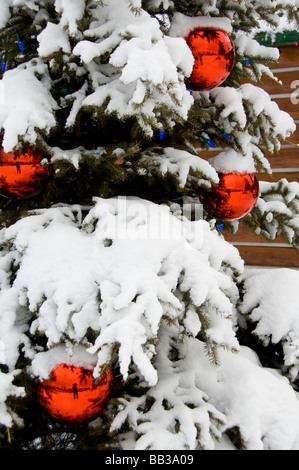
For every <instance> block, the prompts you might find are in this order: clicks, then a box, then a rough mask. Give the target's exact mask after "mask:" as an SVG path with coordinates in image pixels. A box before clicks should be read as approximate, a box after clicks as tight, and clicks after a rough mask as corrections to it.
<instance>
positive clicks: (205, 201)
mask: <svg viewBox="0 0 299 470" xmlns="http://www.w3.org/2000/svg"><path fill="white" fill-rule="evenodd" d="M218 176H219V185H218V186H216V185H213V186H212V188H211V189H210V190H209V191H204V192H203V193H202V194H200V195H199V198H200V201H201V202H202V205H203V208H204V209H205V210H206V211H207V212H208V213H209V214H210V215H212V216H213V217H215V218H216V219H220V220H237V219H241V218H242V217H244V216H245V215H246V214H248V213H249V212H250V211H251V210H252V209H253V207H254V205H255V203H256V201H257V199H258V194H259V183H258V180H257V178H256V176H255V174H254V173H218Z"/></svg>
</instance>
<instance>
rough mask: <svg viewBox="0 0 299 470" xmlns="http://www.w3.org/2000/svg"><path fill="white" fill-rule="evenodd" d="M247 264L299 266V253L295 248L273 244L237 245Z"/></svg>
mask: <svg viewBox="0 0 299 470" xmlns="http://www.w3.org/2000/svg"><path fill="white" fill-rule="evenodd" d="M236 248H237V249H238V251H239V253H240V256H241V258H242V259H243V260H244V262H245V265H247V266H267V267H270V266H271V267H276V266H278V267H285V268H299V254H298V251H297V250H296V249H295V248H289V247H272V246H244V245H242V246H236Z"/></svg>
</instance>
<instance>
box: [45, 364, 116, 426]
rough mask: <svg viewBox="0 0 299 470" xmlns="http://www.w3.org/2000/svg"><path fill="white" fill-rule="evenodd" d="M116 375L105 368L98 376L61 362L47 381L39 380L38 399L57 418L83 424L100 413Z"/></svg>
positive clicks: (73, 423)
mask: <svg viewBox="0 0 299 470" xmlns="http://www.w3.org/2000/svg"><path fill="white" fill-rule="evenodd" d="M112 384H113V376H112V371H111V368H110V367H106V368H105V370H104V371H103V373H102V375H101V376H100V377H98V378H97V379H94V377H93V370H91V369H86V368H84V367H75V366H73V365H69V364H65V363H63V364H59V365H58V366H57V367H56V368H55V369H54V370H53V371H52V372H51V376H50V378H49V379H48V380H45V381H43V382H38V384H37V387H36V392H37V398H38V401H39V403H40V404H41V405H42V407H43V408H44V409H45V410H46V411H47V412H48V413H49V415H51V416H52V417H53V418H55V419H56V420H58V421H62V422H65V423H67V424H71V425H81V424H86V423H88V422H89V421H92V420H93V419H95V418H96V417H97V416H99V415H100V414H101V412H102V411H103V410H104V408H105V407H106V405H107V402H108V400H109V398H110V395H111V388H112Z"/></svg>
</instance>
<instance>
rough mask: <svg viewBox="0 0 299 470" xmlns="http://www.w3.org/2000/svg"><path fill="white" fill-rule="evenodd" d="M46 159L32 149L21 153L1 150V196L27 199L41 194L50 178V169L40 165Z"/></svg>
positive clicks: (28, 148)
mask: <svg viewBox="0 0 299 470" xmlns="http://www.w3.org/2000/svg"><path fill="white" fill-rule="evenodd" d="M44 157H45V155H43V154H42V152H38V151H34V150H33V149H31V148H30V147H27V149H26V150H25V151H24V152H23V153H21V154H18V153H13V152H12V153H5V152H4V150H3V149H2V148H1V149H0V195H1V196H4V197H8V198H14V199H26V198H28V197H32V196H35V195H36V194H38V193H40V192H41V191H42V190H43V189H44V187H45V185H46V183H47V181H48V178H49V175H50V168H49V167H44V166H42V165H41V164H40V162H41V160H42V159H43V158H44Z"/></svg>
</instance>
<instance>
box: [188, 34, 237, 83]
mask: <svg viewBox="0 0 299 470" xmlns="http://www.w3.org/2000/svg"><path fill="white" fill-rule="evenodd" d="M185 39H186V42H187V44H188V46H189V48H190V49H191V52H192V54H193V57H194V65H193V70H192V73H191V75H190V77H189V78H188V79H187V81H186V85H187V87H188V88H190V89H191V90H194V91H206V90H211V89H212V88H215V87H217V86H218V85H220V84H221V83H222V82H224V80H225V79H226V78H227V77H228V75H229V74H230V72H231V70H232V68H233V65H234V59H235V48H234V44H233V42H232V40H231V37H230V35H229V34H228V33H227V32H226V31H222V30H219V29H212V28H196V29H194V30H193V31H191V32H190V33H189V35H188V36H187V37H186V38H185Z"/></svg>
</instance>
